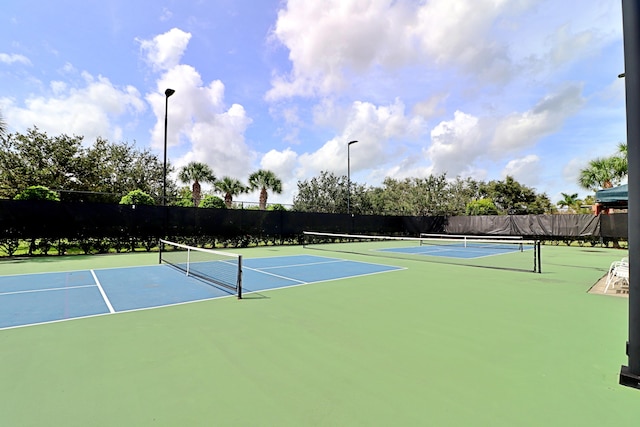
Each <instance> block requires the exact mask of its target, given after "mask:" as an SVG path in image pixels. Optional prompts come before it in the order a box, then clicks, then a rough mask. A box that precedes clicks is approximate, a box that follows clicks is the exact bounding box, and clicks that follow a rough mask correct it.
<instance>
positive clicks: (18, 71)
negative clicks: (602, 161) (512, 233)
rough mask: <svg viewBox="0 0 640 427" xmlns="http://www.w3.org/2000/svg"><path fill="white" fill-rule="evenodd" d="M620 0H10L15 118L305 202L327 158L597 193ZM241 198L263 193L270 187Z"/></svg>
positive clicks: (4, 55)
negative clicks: (588, 184) (276, 181)
mask: <svg viewBox="0 0 640 427" xmlns="http://www.w3.org/2000/svg"><path fill="white" fill-rule="evenodd" d="M623 71H624V60H623V48H622V14H621V5H620V2H616V1H607V2H603V1H601V0H585V1H583V2H580V4H579V5H578V4H576V3H575V2H569V1H557V0H453V1H452V0H396V1H393V0H323V1H309V0H282V1H280V0H260V1H256V0H200V1H191V0H179V1H178V0H174V1H163V0H159V1H158V0H154V1H146V0H136V1H131V0H127V1H124V0H100V1H93V0H82V1H81V0H57V1H50V2H42V1H36V0H19V1H18V0H8V1H5V2H3V11H2V14H0V82H1V83H0V84H1V85H2V90H1V91H0V111H1V112H2V115H3V117H4V119H5V121H6V122H7V124H8V126H9V131H10V132H25V131H26V130H27V129H29V128H31V127H33V126H37V127H38V128H40V129H41V130H44V131H46V132H47V133H49V134H52V135H58V134H62V133H65V134H69V135H83V136H84V137H85V141H86V143H87V144H91V143H92V142H93V141H94V140H95V138H96V137H98V136H101V137H104V138H107V139H109V140H110V141H127V142H130V143H133V142H135V143H136V145H137V146H139V147H149V148H150V149H151V150H152V151H153V152H155V153H157V154H158V156H159V157H160V158H162V147H163V129H164V114H165V96H164V90H165V89H166V88H172V89H175V90H176V93H175V94H174V95H173V96H172V97H171V98H169V115H168V122H169V126H168V127H169V132H168V141H169V148H168V157H169V159H170V161H171V162H172V163H173V164H174V165H175V166H177V167H180V166H183V165H185V164H186V163H188V162H189V161H194V160H196V161H201V162H205V163H207V164H209V166H211V168H212V169H213V170H214V172H215V174H216V176H218V177H222V176H232V177H235V178H238V179H240V180H242V181H244V182H246V180H247V177H248V175H249V174H250V173H252V172H254V171H256V170H258V169H260V168H264V169H270V170H272V171H274V172H275V173H276V174H277V175H278V176H279V177H280V178H281V179H282V181H283V184H284V188H283V193H282V194H281V195H275V194H274V195H270V197H269V201H270V202H280V203H291V202H292V200H293V197H294V196H295V193H296V190H297V182H298V181H299V180H304V179H309V178H311V177H313V176H317V175H318V174H319V173H320V171H323V170H326V171H331V172H334V173H336V174H339V175H346V173H347V142H349V141H351V140H358V141H359V142H358V143H357V144H354V145H352V146H351V151H350V157H351V179H352V181H355V182H357V183H359V184H365V185H380V184H381V182H382V181H383V179H384V178H385V177H387V176H389V177H393V178H397V179H402V178H406V177H424V176H428V175H429V174H432V173H442V172H446V173H447V176H448V177H450V178H455V177H456V176H460V177H463V178H464V177H472V178H476V179H482V180H486V181H488V180H492V179H504V177H505V176H506V175H511V176H514V177H515V178H516V179H517V180H518V181H520V182H521V183H523V184H526V185H528V186H531V187H534V188H535V189H536V190H537V191H539V192H545V193H547V195H549V196H550V198H551V199H552V201H554V202H555V201H558V200H559V199H560V193H561V192H564V193H574V192H577V193H579V195H580V196H581V197H584V196H586V195H587V194H588V192H587V191H585V190H582V189H580V188H579V187H578V186H577V184H576V180H577V174H578V171H579V169H580V168H581V167H583V166H585V165H586V163H587V162H588V161H589V160H590V159H592V158H594V157H597V156H603V155H610V154H613V153H615V152H616V148H617V144H618V143H620V142H625V141H626V127H625V111H624V80H623V79H618V78H617V76H618V74H619V73H621V72H623ZM240 199H242V200H245V201H257V194H249V195H243V196H241V197H240Z"/></svg>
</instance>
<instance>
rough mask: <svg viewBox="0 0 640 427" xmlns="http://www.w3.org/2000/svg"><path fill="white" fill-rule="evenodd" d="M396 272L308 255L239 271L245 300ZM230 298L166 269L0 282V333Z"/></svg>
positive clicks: (255, 262)
mask: <svg viewBox="0 0 640 427" xmlns="http://www.w3.org/2000/svg"><path fill="white" fill-rule="evenodd" d="M176 253H178V252H176ZM205 254H207V253H206V252H205ZM179 255H181V256H183V254H182V253H179ZM198 264H201V266H200V269H201V270H205V271H207V270H208V271H207V273H208V274H210V275H216V274H221V273H220V272H221V271H222V274H228V272H227V271H226V270H228V269H229V265H230V263H227V262H220V261H208V262H199V263H198ZM202 265H204V267H203V266H202ZM221 265H222V267H221ZM233 268H235V266H232V267H231V269H233ZM398 269H399V268H398V267H393V266H388V265H382V264H373V263H364V262H356V261H349V260H344V259H340V258H328V257H319V256H310V255H295V256H282V257H264V258H253V259H247V260H245V262H244V265H243V280H244V292H245V298H246V297H251V294H252V293H257V292H259V291H265V290H272V289H277V288H282V287H288V286H299V285H306V284H311V283H316V282H324V281H328V280H337V279H344V278H347V277H355V276H360V275H369V274H377V273H384V272H389V271H394V270H398ZM205 277H206V276H205ZM247 294H249V295H247ZM230 295H233V294H232V293H231V291H230V290H228V289H226V288H225V287H223V286H216V284H215V283H210V282H207V281H205V280H202V279H201V278H198V277H193V276H186V275H185V274H184V273H182V272H181V271H179V270H177V269H174V268H172V267H171V266H169V265H167V264H158V265H153V266H141V267H127V268H111V269H97V270H93V269H92V270H80V271H71V272H58V273H40V274H23V275H13V276H0V329H3V328H9V327H17V326H26V325H33V324H38V323H46V322H54V321H60V320H69V319H74V318H80V317H88V316H97V315H104V314H113V313H118V312H123V311H131V310H141V309H148V308H156V307H163V306H169V305H174V304H184V303H188V302H194V301H202V300H207V299H214V298H221V297H228V296H230Z"/></svg>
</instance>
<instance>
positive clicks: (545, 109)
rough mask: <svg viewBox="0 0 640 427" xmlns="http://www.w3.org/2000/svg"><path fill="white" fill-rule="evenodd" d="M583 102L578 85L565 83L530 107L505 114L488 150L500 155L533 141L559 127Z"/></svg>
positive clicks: (524, 146)
mask: <svg viewBox="0 0 640 427" xmlns="http://www.w3.org/2000/svg"><path fill="white" fill-rule="evenodd" d="M584 102H585V100H584V98H583V97H582V87H581V86H579V85H568V86H566V87H565V88H563V89H561V90H560V91H558V92H557V93H554V94H551V95H548V96H546V97H545V98H543V99H542V100H540V101H539V102H538V104H536V105H535V106H534V107H533V108H532V109H530V110H528V111H525V112H524V113H513V114H511V115H509V116H507V117H506V118H504V119H503V120H501V122H500V123H499V124H498V125H497V127H496V131H495V134H494V137H493V140H492V141H491V150H492V151H493V153H494V154H498V155H502V154H504V153H505V152H509V151H513V150H519V149H523V148H527V147H530V146H532V145H534V144H536V143H537V142H538V141H539V140H540V139H541V138H542V137H544V136H547V135H550V134H552V133H554V132H557V131H558V130H560V129H561V128H562V126H563V125H564V122H565V121H566V120H567V118H569V117H571V116H572V115H573V114H575V113H576V112H577V111H578V110H579V109H580V107H582V106H583V105H584Z"/></svg>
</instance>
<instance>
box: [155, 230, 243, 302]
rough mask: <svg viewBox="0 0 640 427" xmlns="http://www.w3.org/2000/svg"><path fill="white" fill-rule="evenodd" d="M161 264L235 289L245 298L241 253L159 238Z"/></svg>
mask: <svg viewBox="0 0 640 427" xmlns="http://www.w3.org/2000/svg"><path fill="white" fill-rule="evenodd" d="M159 243H160V244H159V247H160V263H161V264H162V263H165V264H169V265H171V266H172V267H175V268H177V269H179V270H181V271H184V272H185V273H186V275H187V276H194V277H197V278H199V279H202V280H204V281H207V282H210V283H213V284H214V285H218V286H221V287H223V288H226V289H229V290H231V291H233V293H234V294H235V295H237V297H238V298H242V255H237V254H232V253H229V252H222V251H215V250H211V249H203V248H197V247H194V246H188V245H183V244H181V243H174V242H169V241H167V240H162V239H160V242H159Z"/></svg>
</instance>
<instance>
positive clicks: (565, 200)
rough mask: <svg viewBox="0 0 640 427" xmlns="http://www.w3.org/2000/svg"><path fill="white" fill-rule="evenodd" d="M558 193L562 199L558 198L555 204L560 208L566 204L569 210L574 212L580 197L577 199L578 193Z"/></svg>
mask: <svg viewBox="0 0 640 427" xmlns="http://www.w3.org/2000/svg"><path fill="white" fill-rule="evenodd" d="M560 194H562V200H560V201H559V202H558V203H556V204H557V205H558V206H560V207H561V208H563V207H565V206H566V207H567V208H569V210H570V211H573V212H575V211H576V209H575V208H576V206H578V205H579V204H580V202H581V201H580V199H578V193H573V194H567V193H560Z"/></svg>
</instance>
